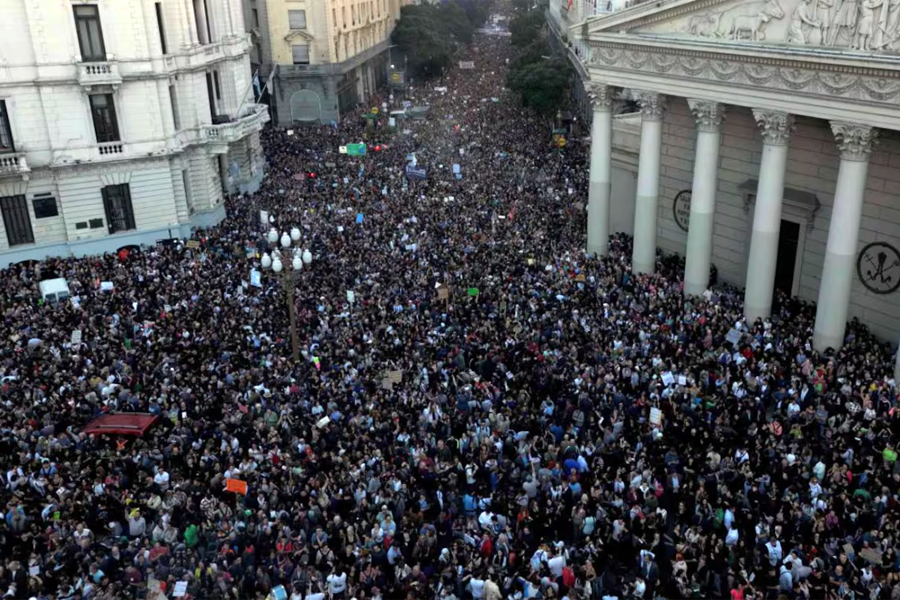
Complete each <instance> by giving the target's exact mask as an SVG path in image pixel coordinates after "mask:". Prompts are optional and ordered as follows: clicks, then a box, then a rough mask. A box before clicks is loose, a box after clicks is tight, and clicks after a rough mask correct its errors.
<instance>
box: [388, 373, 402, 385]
mask: <svg viewBox="0 0 900 600" xmlns="http://www.w3.org/2000/svg"><path fill="white" fill-rule="evenodd" d="M387 380H388V381H390V382H391V383H400V382H401V381H403V371H388V374H387Z"/></svg>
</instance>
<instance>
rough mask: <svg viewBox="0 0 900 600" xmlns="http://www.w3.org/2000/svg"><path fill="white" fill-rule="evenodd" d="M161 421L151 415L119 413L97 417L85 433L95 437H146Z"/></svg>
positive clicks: (85, 429)
mask: <svg viewBox="0 0 900 600" xmlns="http://www.w3.org/2000/svg"><path fill="white" fill-rule="evenodd" d="M157 419H159V416H158V415H151V414H149V413H117V414H109V415H103V416H102V417H97V418H96V419H94V420H93V421H91V422H90V423H88V424H87V427H85V428H84V432H85V433H88V434H93V435H138V436H140V435H144V434H145V433H147V430H148V429H150V426H151V425H153V424H154V423H155V422H156V420H157Z"/></svg>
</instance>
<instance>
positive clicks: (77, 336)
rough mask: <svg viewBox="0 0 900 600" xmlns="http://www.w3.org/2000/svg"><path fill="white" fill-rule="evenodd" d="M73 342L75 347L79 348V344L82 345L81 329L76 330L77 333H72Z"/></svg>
mask: <svg viewBox="0 0 900 600" xmlns="http://www.w3.org/2000/svg"><path fill="white" fill-rule="evenodd" d="M71 342H72V345H73V346H77V345H78V344H80V343H81V330H80V329H76V330H75V331H73V332H72V340H71Z"/></svg>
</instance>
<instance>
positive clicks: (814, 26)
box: [787, 0, 822, 45]
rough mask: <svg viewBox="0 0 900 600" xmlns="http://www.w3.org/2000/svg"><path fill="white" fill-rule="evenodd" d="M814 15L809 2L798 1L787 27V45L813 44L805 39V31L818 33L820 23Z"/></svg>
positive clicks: (806, 0)
mask: <svg viewBox="0 0 900 600" xmlns="http://www.w3.org/2000/svg"><path fill="white" fill-rule="evenodd" d="M815 13H816V11H815V9H814V8H813V7H811V6H810V0H800V3H799V4H798V5H797V7H796V8H795V9H794V12H793V13H792V14H791V22H790V24H789V25H788V34H787V41H788V43H789V44H802V45H805V44H807V43H814V42H811V41H810V40H809V39H808V38H807V31H809V30H811V31H818V30H819V29H820V28H821V26H822V23H821V22H820V21H819V20H818V19H816V14H815Z"/></svg>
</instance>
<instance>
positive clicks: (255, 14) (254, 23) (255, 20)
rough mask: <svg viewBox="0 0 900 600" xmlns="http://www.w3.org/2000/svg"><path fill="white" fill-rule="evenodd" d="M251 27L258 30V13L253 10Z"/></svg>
mask: <svg viewBox="0 0 900 600" xmlns="http://www.w3.org/2000/svg"><path fill="white" fill-rule="evenodd" d="M252 14H253V26H254V27H256V28H257V29H259V11H258V10H256V9H255V8H254V9H253V12H252Z"/></svg>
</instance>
